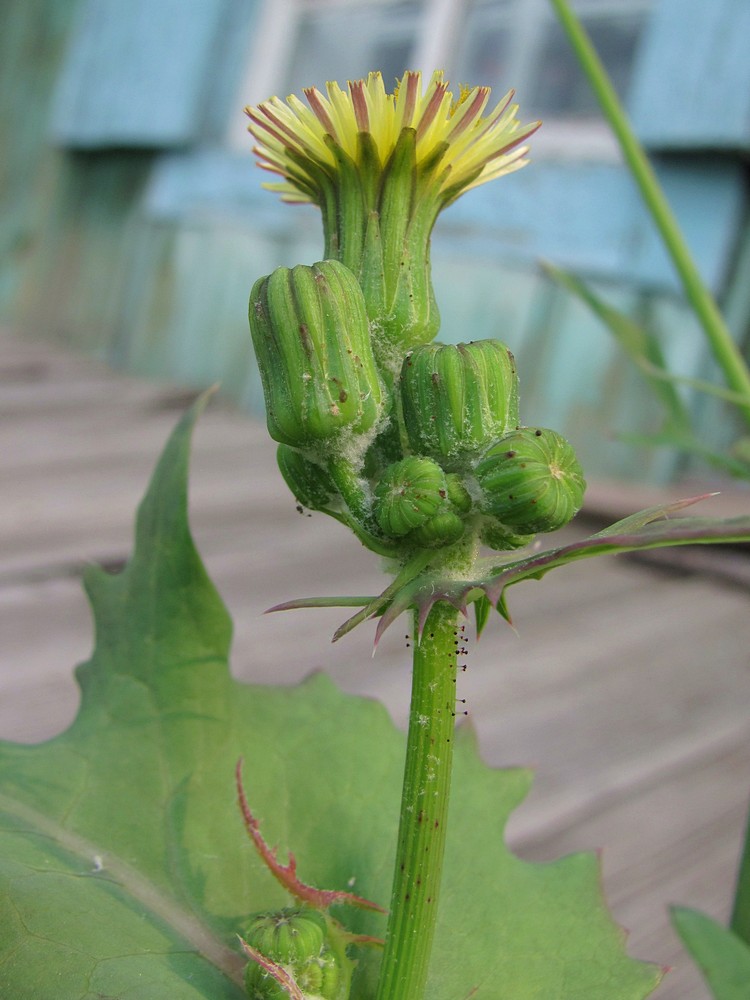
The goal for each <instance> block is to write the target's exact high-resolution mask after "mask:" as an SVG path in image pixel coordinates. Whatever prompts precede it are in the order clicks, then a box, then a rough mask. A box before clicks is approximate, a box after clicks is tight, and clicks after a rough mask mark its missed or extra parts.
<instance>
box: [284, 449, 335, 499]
mask: <svg viewBox="0 0 750 1000" xmlns="http://www.w3.org/2000/svg"><path fill="white" fill-rule="evenodd" d="M276 461H277V462H278V465H279V471H280V472H281V475H282V476H283V477H284V482H285V483H286V484H287V486H288V487H289V489H290V490H291V491H292V494H293V495H294V498H295V499H296V500H298V501H299V502H300V503H301V504H302V506H303V507H307V508H308V509H309V510H324V509H325V508H326V507H330V505H331V503H332V502H333V501H334V500H335V499H336V498H337V497H338V490H337V489H336V486H335V484H334V482H333V480H332V479H331V477H330V475H329V474H328V471H327V470H326V469H324V468H323V466H322V465H318V463H317V462H313V461H311V460H310V459H309V458H305V456H304V455H302V454H301V453H300V452H299V451H297V449H296V448H290V447H289V445H288V444H280V445H279V447H278V448H277V450H276Z"/></svg>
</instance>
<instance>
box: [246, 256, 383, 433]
mask: <svg viewBox="0 0 750 1000" xmlns="http://www.w3.org/2000/svg"><path fill="white" fill-rule="evenodd" d="M250 329H251V331H252V335H253V345H254V347H255V354H256V357H257V359H258V367H259V369H260V374H261V379H262V382H263V392H264V395H265V401H266V416H267V420H268V431H269V433H270V435H271V437H272V438H273V439H274V440H275V441H279V442H280V443H282V444H287V445H292V446H293V447H298V448H304V447H310V446H314V445H319V444H320V443H321V442H330V441H331V440H332V439H334V440H335V439H336V438H337V436H338V435H339V434H340V433H341V432H342V431H350V432H353V433H355V434H362V433H364V432H366V431H368V430H369V429H370V428H371V427H372V426H373V425H374V424H375V423H376V422H377V421H378V420H379V419H380V417H381V415H382V411H383V387H382V383H381V380H380V377H379V375H378V371H377V368H376V365H375V360H374V358H373V354H372V348H371V346H370V334H369V326H368V321H367V315H366V312H365V306H364V299H363V297H362V291H361V289H360V287H359V285H358V284H357V281H356V279H355V277H354V275H353V274H352V273H351V271H350V270H349V269H348V268H347V267H345V266H344V265H343V264H340V263H339V262H338V261H333V260H325V261H321V262H320V263H317V264H313V265H312V266H311V267H307V266H304V265H302V264H300V265H298V266H297V267H293V268H291V269H289V268H286V267H280V268H277V269H276V270H275V271H274V272H273V273H272V274H271V275H269V276H267V277H265V278H260V279H259V280H258V281H257V282H256V283H255V285H254V287H253V291H252V294H251V297H250Z"/></svg>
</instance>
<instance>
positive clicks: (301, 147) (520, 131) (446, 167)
mask: <svg viewBox="0 0 750 1000" xmlns="http://www.w3.org/2000/svg"><path fill="white" fill-rule="evenodd" d="M448 87H449V84H448V82H447V81H445V80H444V79H443V74H442V72H441V71H436V72H435V73H433V74H432V79H431V80H430V83H429V86H428V87H427V90H426V92H425V93H424V94H423V93H422V76H421V73H413V72H407V73H405V74H404V76H403V77H402V79H401V81H400V82H399V84H398V85H397V87H396V89H395V91H394V93H392V94H389V93H386V90H385V87H384V84H383V78H382V76H381V74H380V73H370V75H369V76H368V77H367V79H366V80H354V81H351V82H350V83H349V85H348V91H344V90H342V89H341V88H340V87H339V85H338V84H337V83H328V84H327V85H326V91H327V95H328V96H327V97H326V96H324V95H323V94H322V93H321V92H320V91H319V90H317V89H316V88H315V87H311V88H309V89H307V90H305V92H304V93H305V97H306V98H307V101H308V104H309V107H307V106H305V105H304V104H303V103H302V101H300V100H299V99H298V98H297V97H295V96H294V95H292V96H290V97H288V98H287V100H286V103H285V102H283V101H281V100H280V99H279V98H278V97H272V98H271V99H270V100H269V101H265V102H264V103H263V104H259V105H258V106H257V107H249V108H246V109H245V113H246V114H247V115H248V117H249V118H250V121H251V124H250V125H249V126H248V129H249V131H250V132H251V133H252V135H253V136H254V138H255V139H256V141H257V145H256V146H255V148H254V152H255V154H256V155H257V157H258V165H259V166H260V167H262V168H263V169H265V170H270V171H271V172H273V173H277V174H280V175H281V176H282V177H283V178H284V180H283V181H282V182H277V183H274V184H267V185H265V186H266V187H268V188H270V189H271V190H275V191H278V192H279V193H280V194H281V196H282V199H283V200H284V201H289V202H313V203H314V204H317V205H320V204H321V203H322V201H323V199H324V197H325V193H324V190H323V187H324V186H325V182H324V178H325V177H328V178H329V179H330V178H331V175H334V176H335V175H336V174H338V173H339V172H340V169H341V152H342V151H343V153H344V154H346V159H347V161H348V162H352V163H353V164H355V165H357V166H361V165H362V164H363V161H364V160H365V159H366V158H367V164H366V165H367V167H368V169H371V168H372V162H371V159H372V151H373V148H374V151H375V152H376V153H377V157H378V159H379V161H380V163H379V166H380V167H384V166H385V165H386V164H387V163H388V161H389V158H390V157H391V155H392V154H393V152H394V150H395V149H396V145H397V143H398V140H399V138H400V136H401V135H402V133H403V131H404V129H412V130H413V131H414V134H415V138H416V144H415V145H416V164H415V165H416V167H417V170H419V167H420V165H422V164H425V163H428V162H429V163H431V164H433V165H435V164H436V163H437V162H438V161H439V169H438V171H436V172H435V174H434V176H435V180H436V181H437V183H438V184H439V190H440V201H441V203H442V206H443V207H444V206H445V205H447V204H449V203H450V202H451V201H454V200H455V199H456V198H457V197H458V196H459V195H460V194H461V193H462V192H463V191H466V190H468V189H469V188H472V187H476V186H477V185H479V184H484V183H485V182H486V181H489V180H492V179H493V178H495V177H499V176H501V175H502V174H507V173H510V172H511V171H513V170H517V169H518V168H519V167H522V166H524V165H525V164H526V162H527V161H526V159H525V154H526V152H527V147H526V146H523V145H521V144H522V143H523V141H524V140H525V139H527V138H528V137H529V136H530V135H531V134H532V132H534V131H536V129H537V128H538V127H539V122H533V123H532V124H529V125H521V123H520V122H519V120H518V118H517V117H516V112H517V111H518V106H517V105H516V104H512V103H511V100H512V97H513V91H509V92H508V93H507V94H506V95H505V97H503V98H502V100H501V101H500V102H499V103H498V104H497V106H496V107H495V108H494V109H493V110H492V111H490V112H489V113H488V114H486V113H485V111H486V108H487V105H488V102H489V99H490V88H489V87H473V88H468V87H462V88H461V92H460V94H459V97H458V99H457V100H455V101H454V98H453V94H452V93H451V91H450V90H449V89H448ZM363 136H369V137H370V141H369V142H368V143H364V142H363V139H362V137H363ZM335 147H337V148H335Z"/></svg>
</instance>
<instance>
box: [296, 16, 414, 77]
mask: <svg viewBox="0 0 750 1000" xmlns="http://www.w3.org/2000/svg"><path fill="white" fill-rule="evenodd" d="M420 7H421V4H420V3H418V2H416V0H412V2H403V3H393V4H386V3H382V2H381V3H373V4H363V3H353V4H351V5H338V6H336V7H335V8H330V7H329V8H325V7H320V8H317V9H315V8H314V7H313V8H312V9H310V10H309V11H306V12H305V13H304V15H303V16H302V17H301V19H300V24H299V31H298V35H297V41H296V45H295V51H294V57H293V59H292V61H291V65H290V67H289V71H288V78H287V81H286V87H285V93H300V91H301V89H302V87H309V86H312V85H314V86H316V87H319V88H321V89H322V88H323V87H324V86H325V83H326V81H327V80H337V81H338V82H339V83H340V84H342V86H343V85H344V83H345V82H346V81H347V80H354V79H359V78H360V77H363V76H366V75H367V74H368V73H369V72H370V71H371V70H380V72H381V73H382V74H383V79H384V80H385V83H386V87H387V88H388V89H390V88H391V86H392V84H393V82H394V80H395V79H396V77H398V76H401V75H402V73H403V72H404V70H406V69H410V68H411V66H410V65H409V57H410V55H411V52H412V50H413V48H414V44H415V40H416V33H417V26H418V18H419V14H420Z"/></svg>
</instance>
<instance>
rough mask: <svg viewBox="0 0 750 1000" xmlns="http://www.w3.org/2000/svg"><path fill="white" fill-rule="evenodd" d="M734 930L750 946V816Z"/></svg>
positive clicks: (735, 897) (738, 882) (733, 923)
mask: <svg viewBox="0 0 750 1000" xmlns="http://www.w3.org/2000/svg"><path fill="white" fill-rule="evenodd" d="M732 930H733V931H734V933H735V934H736V935H737V936H738V937H741V938H742V940H743V941H744V942H745V943H746V944H749V945H750V816H748V821H747V829H746V831H745V844H744V847H743V850H742V859H741V861H740V870H739V872H738V874H737V888H736V889H735V895H734V908H733V911H732Z"/></svg>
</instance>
